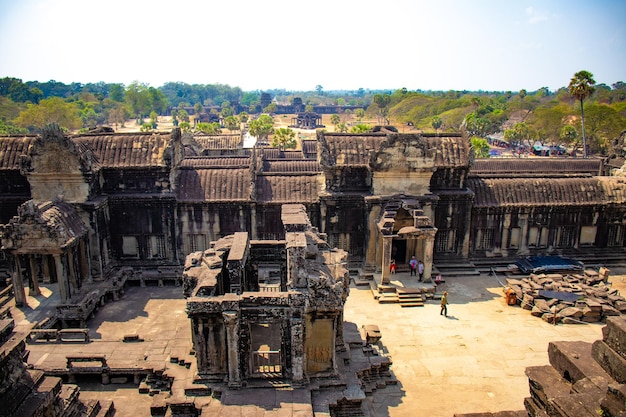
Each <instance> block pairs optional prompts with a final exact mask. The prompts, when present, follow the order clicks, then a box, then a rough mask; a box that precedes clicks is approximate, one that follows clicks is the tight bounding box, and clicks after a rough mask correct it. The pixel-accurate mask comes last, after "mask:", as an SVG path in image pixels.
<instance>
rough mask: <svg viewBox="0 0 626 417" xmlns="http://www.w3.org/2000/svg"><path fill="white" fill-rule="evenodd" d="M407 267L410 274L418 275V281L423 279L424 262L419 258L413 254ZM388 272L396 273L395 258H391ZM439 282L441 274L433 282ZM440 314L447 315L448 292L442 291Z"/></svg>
mask: <svg viewBox="0 0 626 417" xmlns="http://www.w3.org/2000/svg"><path fill="white" fill-rule="evenodd" d="M409 267H410V268H411V276H418V275H419V279H418V280H417V281H418V282H422V280H423V279H424V262H422V261H421V260H419V261H418V260H417V259H415V256H411V260H410V261H409ZM389 273H390V274H395V273H396V260H395V259H392V260H391V262H390V263H389ZM440 282H441V275H437V278H436V280H435V284H439V283H440ZM439 314H440V315H442V316H443V315H445V316H446V317H448V292H447V291H444V293H443V296H442V297H441V312H440V313H439Z"/></svg>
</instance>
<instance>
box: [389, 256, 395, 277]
mask: <svg viewBox="0 0 626 417" xmlns="http://www.w3.org/2000/svg"><path fill="white" fill-rule="evenodd" d="M389 272H390V273H391V274H395V273H396V260H395V259H392V260H391V263H390V264H389Z"/></svg>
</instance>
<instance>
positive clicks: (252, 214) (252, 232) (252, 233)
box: [250, 204, 259, 239]
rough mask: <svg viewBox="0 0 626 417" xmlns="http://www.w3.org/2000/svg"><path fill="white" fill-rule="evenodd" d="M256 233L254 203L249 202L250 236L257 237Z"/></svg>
mask: <svg viewBox="0 0 626 417" xmlns="http://www.w3.org/2000/svg"><path fill="white" fill-rule="evenodd" d="M258 233H259V232H258V230H257V224H256V204H250V236H251V237H250V238H251V239H258V238H259V235H258Z"/></svg>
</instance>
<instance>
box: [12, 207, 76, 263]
mask: <svg viewBox="0 0 626 417" xmlns="http://www.w3.org/2000/svg"><path fill="white" fill-rule="evenodd" d="M4 228H5V230H4V236H3V239H2V245H3V248H4V249H10V250H15V251H16V252H17V253H48V252H49V251H51V250H55V249H60V248H63V247H66V246H68V245H70V244H72V243H73V242H74V241H75V240H76V239H78V238H80V237H82V236H83V235H85V234H86V233H87V227H86V226H85V224H84V223H83V221H82V220H81V219H80V216H79V215H78V213H77V212H76V210H75V209H74V207H73V206H72V205H70V204H68V203H65V202H62V201H57V202H50V201H44V202H37V203H36V202H34V201H33V200H29V201H27V202H26V203H24V204H22V205H21V206H20V207H19V208H18V212H17V216H15V217H13V219H11V221H10V222H9V224H8V225H6V226H4Z"/></svg>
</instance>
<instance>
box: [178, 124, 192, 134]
mask: <svg viewBox="0 0 626 417" xmlns="http://www.w3.org/2000/svg"><path fill="white" fill-rule="evenodd" d="M178 127H179V128H180V130H182V131H183V132H188V131H190V130H191V125H190V124H189V122H181V123H180V124H179V125H178Z"/></svg>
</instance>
